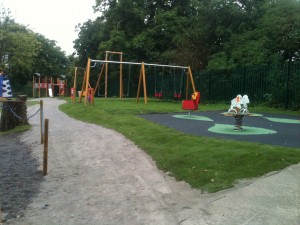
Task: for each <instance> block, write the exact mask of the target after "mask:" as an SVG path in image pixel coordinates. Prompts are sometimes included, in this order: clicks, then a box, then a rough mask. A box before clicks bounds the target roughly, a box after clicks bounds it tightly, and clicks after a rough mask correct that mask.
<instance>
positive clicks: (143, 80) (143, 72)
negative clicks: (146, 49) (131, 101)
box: [136, 62, 148, 104]
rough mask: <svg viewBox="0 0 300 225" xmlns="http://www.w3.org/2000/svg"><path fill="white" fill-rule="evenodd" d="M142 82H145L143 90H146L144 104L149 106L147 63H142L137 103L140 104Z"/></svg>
mask: <svg viewBox="0 0 300 225" xmlns="http://www.w3.org/2000/svg"><path fill="white" fill-rule="evenodd" d="M142 82H143V88H144V102H145V104H147V103H148V99H147V87H146V73H145V63H144V62H142V64H141V70H140V77H139V84H138V91H137V97H136V103H139V97H140V91H141V85H142Z"/></svg>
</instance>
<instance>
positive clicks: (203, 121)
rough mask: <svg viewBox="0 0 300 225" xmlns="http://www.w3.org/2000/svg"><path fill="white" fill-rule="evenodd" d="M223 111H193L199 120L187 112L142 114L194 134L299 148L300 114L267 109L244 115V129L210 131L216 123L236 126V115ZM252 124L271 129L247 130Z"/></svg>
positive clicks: (221, 125) (254, 126) (253, 126)
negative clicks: (189, 116) (267, 110)
mask: <svg viewBox="0 0 300 225" xmlns="http://www.w3.org/2000/svg"><path fill="white" fill-rule="evenodd" d="M221 113H222V112H221V111H217V112H199V111H198V112H192V117H195V118H196V117H200V120H197V119H193V118H191V119H189V118H188V117H187V116H186V115H187V113H186V114H185V113H176V114H147V115H141V117H143V118H145V119H147V120H150V121H152V122H154V123H157V124H160V125H164V126H167V127H170V128H174V129H176V130H178V131H182V132H184V133H186V134H191V135H199V136H207V137H214V138H221V139H230V140H238V141H247V142H258V143H263V144H270V145H279V146H284V147H293V148H300V115H299V116H289V115H278V114H269V113H265V114H262V116H244V117H243V128H244V131H235V132H231V133H230V132H229V133H228V132H227V133H226V132H224V133H222V132H212V131H209V130H214V129H213V128H214V127H217V126H220V127H222V128H224V127H226V129H228V127H229V128H230V125H232V130H234V124H235V119H234V117H231V116H224V115H222V114H221ZM178 117H184V118H178ZM225 125H226V126H225ZM228 125H229V126H228ZM249 128H250V129H251V130H252V131H253V130H255V129H257V130H260V129H261V128H262V129H268V130H270V131H272V132H269V133H265V134H260V132H257V133H255V132H254V133H252V134H248V133H247V131H249V130H250V129H249ZM247 129H248V130H247Z"/></svg>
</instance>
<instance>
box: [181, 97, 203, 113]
mask: <svg viewBox="0 0 300 225" xmlns="http://www.w3.org/2000/svg"><path fill="white" fill-rule="evenodd" d="M199 102H200V92H194V93H193V94H192V99H190V100H183V101H182V109H184V110H188V111H189V116H191V111H192V110H198V104H199Z"/></svg>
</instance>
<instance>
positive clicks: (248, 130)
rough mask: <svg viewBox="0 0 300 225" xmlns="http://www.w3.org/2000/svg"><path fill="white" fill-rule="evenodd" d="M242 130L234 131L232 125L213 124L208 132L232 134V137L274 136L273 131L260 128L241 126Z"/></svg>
mask: <svg viewBox="0 0 300 225" xmlns="http://www.w3.org/2000/svg"><path fill="white" fill-rule="evenodd" d="M243 128H244V129H243V130H237V131H236V130H234V125H228V124H217V123H216V124H215V126H213V127H211V128H209V129H208V131H210V132H213V133H219V134H232V135H262V134H276V133H277V132H276V131H275V130H269V129H265V128H260V127H248V126H243Z"/></svg>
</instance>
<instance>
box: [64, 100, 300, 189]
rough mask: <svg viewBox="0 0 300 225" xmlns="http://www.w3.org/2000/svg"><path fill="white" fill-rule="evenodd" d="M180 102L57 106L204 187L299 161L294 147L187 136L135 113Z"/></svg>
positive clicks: (100, 102) (167, 109)
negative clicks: (117, 135) (119, 136)
mask: <svg viewBox="0 0 300 225" xmlns="http://www.w3.org/2000/svg"><path fill="white" fill-rule="evenodd" d="M180 106H181V105H180V104H175V103H170V102H155V101H153V102H150V103H148V104H144V103H139V104H136V103H135V102H134V101H133V100H125V101H124V100H117V99H96V102H95V106H94V107H92V106H84V105H83V104H79V103H76V104H71V103H68V104H64V105H61V106H60V109H61V110H62V111H64V112H65V113H67V114H69V115H70V116H71V117H74V118H76V119H79V120H82V121H85V122H90V123H95V124H99V125H102V126H105V127H107V128H111V129H114V130H116V131H118V132H120V133H122V134H123V135H124V136H126V137H127V138H128V139H130V140H132V141H133V142H135V143H136V144H137V145H138V146H139V147H140V148H142V149H143V150H144V151H146V152H147V153H148V154H149V155H150V156H151V157H152V158H153V159H154V161H155V162H156V164H157V166H158V168H160V169H161V170H163V171H165V172H168V173H169V174H170V175H171V176H174V177H175V178H176V179H177V180H183V181H186V182H187V183H189V184H190V185H191V186H192V187H194V188H199V189H202V190H204V191H208V192H215V191H219V190H222V189H225V188H229V187H232V186H233V185H234V184H235V182H236V181H237V180H239V179H245V178H252V177H258V176H261V175H263V174H266V173H268V172H271V171H275V170H280V169H283V168H285V167H287V166H289V165H291V164H295V163H298V162H300V149H299V148H284V147H278V146H271V145H264V144H256V143H248V142H239V141H230V140H223V139H216V138H208V137H199V136H192V135H187V134H184V133H182V132H179V131H176V130H174V129H171V128H168V127H164V126H161V125H158V124H155V123H153V122H150V121H147V120H145V119H143V118H141V117H139V116H137V115H136V114H140V113H162V112H174V111H176V112H178V111H181V109H180ZM222 107H223V106H222ZM212 108H213V109H214V110H216V108H215V107H212ZM207 109H208V110H209V109H210V107H207Z"/></svg>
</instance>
